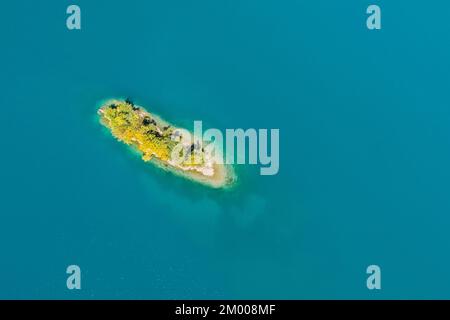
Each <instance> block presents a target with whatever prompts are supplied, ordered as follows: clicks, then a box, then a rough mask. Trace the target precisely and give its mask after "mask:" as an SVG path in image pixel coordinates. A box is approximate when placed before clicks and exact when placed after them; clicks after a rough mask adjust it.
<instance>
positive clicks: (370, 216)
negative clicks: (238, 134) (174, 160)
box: [0, 0, 450, 299]
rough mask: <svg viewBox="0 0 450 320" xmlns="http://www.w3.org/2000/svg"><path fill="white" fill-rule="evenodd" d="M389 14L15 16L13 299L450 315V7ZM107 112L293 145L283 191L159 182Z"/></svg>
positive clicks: (262, 9) (111, 4) (10, 160)
mask: <svg viewBox="0 0 450 320" xmlns="http://www.w3.org/2000/svg"><path fill="white" fill-rule="evenodd" d="M375 2H376V3H377V4H379V5H380V6H381V8H382V19H383V20H382V30H380V31H369V30H367V28H366V26H365V20H366V17H367V15H366V14H365V11H366V7H367V5H368V3H366V2H364V1H325V0H315V1H284V2H279V1H268V0H264V1H261V0H259V1H256V0H252V1H249V0H243V1H222V0H219V1H207V0H200V1H194V2H189V1H179V0H170V1H163V2H161V1H126V2H125V1H123V2H122V3H120V2H119V1H100V0H96V1H87V0H77V1H75V3H76V4H77V5H79V6H80V7H81V12H82V30H79V31H69V30H67V28H66V25H65V20H66V17H67V15H66V13H65V11H66V8H67V6H68V5H69V4H71V3H69V2H66V1H60V3H56V2H51V1H39V2H37V1H17V2H10V3H8V4H6V3H5V4H2V5H1V7H0V11H1V12H2V19H0V34H1V39H2V43H3V44H2V48H1V50H0V61H1V62H0V63H1V72H0V84H1V88H2V89H1V94H0V102H1V106H2V117H1V125H0V133H1V136H2V157H1V160H0V179H1V184H0V195H1V196H0V198H1V207H0V208H1V209H0V254H1V256H0V298H69V299H72V298H149V299H166V298H167V299H173V298H186V299H192V298H200V299H201V298H209V299H215V298H231V299H234V298H253V299H258V298H267V299H269V298H276V299H278V298H287V299H300V298H376V299H378V298H387V299H389V298H450V296H449V290H448V287H449V286H450V276H449V272H448V269H449V268H450V259H449V256H448V252H449V249H450V235H449V232H448V228H449V226H450V198H449V192H450V166H449V163H450V139H449V134H450V127H449V121H450V111H449V108H450V99H449V92H450V90H449V89H450V88H449V86H450V59H449V56H450V42H449V40H450V39H449V35H450V24H449V23H448V19H447V12H448V10H449V9H450V5H449V4H443V2H439V5H431V4H429V5H427V6H424V5H414V4H413V3H410V2H406V1H396V2H395V3H392V1H381V0H379V1H375ZM111 97H132V98H133V99H134V101H135V102H136V103H138V104H140V105H143V106H145V107H146V108H147V109H148V110H149V111H154V112H156V113H157V114H160V115H161V116H162V117H163V118H164V119H166V120H167V121H169V122H173V123H175V124H178V125H182V126H185V127H189V126H191V127H192V123H193V121H194V120H202V121H203V122H204V125H205V126H207V127H216V128H221V129H225V128H269V129H270V128H279V129H280V171H279V174H278V175H275V176H261V175H259V167H257V166H239V167H238V168H237V172H238V175H239V179H240V180H239V181H240V184H239V185H238V187H236V188H235V189H233V190H231V191H228V192H224V191H220V190H211V189H208V188H206V187H203V186H200V185H197V184H194V183H192V182H190V181H187V180H183V179H181V178H179V177H175V176H173V175H171V174H169V173H166V172H162V171H161V170H159V169H157V168H155V167H154V166H152V165H149V164H145V163H144V162H142V161H141V160H140V159H139V157H138V156H137V155H136V154H133V153H131V152H129V150H128V148H127V147H125V146H124V145H123V144H121V143H119V142H117V141H115V140H114V139H113V138H112V137H111V136H110V135H109V133H108V132H107V131H105V129H104V128H103V127H102V126H100V125H99V124H98V122H97V118H96V111H97V108H98V104H99V103H100V102H101V101H102V100H103V99H107V98H111ZM71 264H76V265H79V266H80V268H81V271H82V289H81V290H79V291H77V290H74V291H70V290H68V289H67V288H66V278H67V274H66V272H65V271H66V267H67V266H68V265H71ZM371 264H376V265H379V266H380V267H381V270H382V290H380V291H369V290H368V289H367V287H366V277H367V275H366V268H367V266H369V265H371Z"/></svg>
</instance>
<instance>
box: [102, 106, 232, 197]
mask: <svg viewBox="0 0 450 320" xmlns="http://www.w3.org/2000/svg"><path fill="white" fill-rule="evenodd" d="M98 113H99V115H100V121H101V123H102V124H103V125H104V126H106V127H107V128H109V129H110V131H111V133H112V135H113V136H114V137H116V138H117V139H118V140H119V141H122V142H124V143H126V144H127V145H131V146H133V147H135V148H136V149H137V150H138V151H139V152H140V153H141V154H142V159H143V160H144V161H151V160H153V161H154V162H155V163H156V164H158V165H160V166H162V167H163V168H166V169H168V170H171V171H173V172H174V173H177V174H179V175H182V176H184V177H187V178H190V179H191V180H195V181H198V182H201V183H203V184H206V185H209V186H211V187H215V188H220V187H226V186H229V185H231V183H232V182H233V181H234V173H233V170H232V168H231V167H229V166H225V165H223V164H220V163H217V162H216V161H215V160H214V157H212V156H210V155H208V154H207V153H206V152H205V150H204V148H203V147H202V146H203V143H199V141H195V142H194V141H191V136H190V135H189V134H188V136H190V138H189V139H186V132H188V131H187V130H185V129H181V128H176V127H174V126H173V125H170V124H169V123H167V122H165V121H163V120H162V119H160V118H159V117H157V116H155V115H152V114H150V113H149V112H148V111H146V110H145V109H144V108H142V107H139V106H135V105H134V103H133V102H132V101H131V100H130V99H126V100H125V101H123V100H110V101H108V102H107V103H105V104H104V105H103V106H102V107H101V108H100V109H99V111H98ZM174 155H175V156H174Z"/></svg>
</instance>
